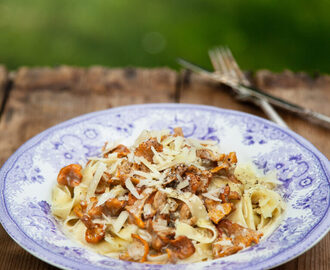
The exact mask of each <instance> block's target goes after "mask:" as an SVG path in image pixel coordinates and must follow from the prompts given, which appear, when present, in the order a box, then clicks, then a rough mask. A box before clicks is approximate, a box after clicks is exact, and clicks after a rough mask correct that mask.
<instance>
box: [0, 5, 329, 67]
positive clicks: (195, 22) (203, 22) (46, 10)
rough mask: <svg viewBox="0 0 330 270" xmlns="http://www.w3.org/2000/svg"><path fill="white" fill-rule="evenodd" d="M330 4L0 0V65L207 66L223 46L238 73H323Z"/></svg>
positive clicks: (326, 58)
mask: <svg viewBox="0 0 330 270" xmlns="http://www.w3.org/2000/svg"><path fill="white" fill-rule="evenodd" d="M329 12H330V1H329V0H315V1H309V0H308V1H307V0H299V1H293V0H286V1H271V0H259V1H258V0H249V1H248V0H230V1H228V0H227V1H222V0H199V1H196V0H176V1H174V0H166V1H157V0H153V1H146V0H140V1H133V0H88V1H87V0H28V1H27V0H0V31H1V32H0V63H3V64H5V65H7V67H9V68H10V69H15V68H17V67H18V66H21V65H29V66H35V65H59V64H68V65H79V66H89V65H95V64H97V65H106V66H112V67H113V66H147V67H149V66H150V67H153V66H170V67H174V68H178V65H177V64H176V62H175V59H176V58H177V57H183V58H186V59H188V60H191V61H194V62H197V63H199V64H201V65H204V66H206V67H211V65H210V63H209V60H208V55H207V50H208V49H210V48H212V47H214V46H216V45H219V44H225V45H228V46H229V47H230V48H231V49H232V51H233V52H234V55H235V56H236V58H237V59H238V61H239V63H240V64H241V66H242V67H243V68H244V69H248V70H256V69H261V68H267V69H271V70H273V71H281V70H283V69H286V68H287V69H292V70H295V71H300V70H304V71H309V72H322V73H330V65H329V60H330V57H329V50H330V15H329Z"/></svg>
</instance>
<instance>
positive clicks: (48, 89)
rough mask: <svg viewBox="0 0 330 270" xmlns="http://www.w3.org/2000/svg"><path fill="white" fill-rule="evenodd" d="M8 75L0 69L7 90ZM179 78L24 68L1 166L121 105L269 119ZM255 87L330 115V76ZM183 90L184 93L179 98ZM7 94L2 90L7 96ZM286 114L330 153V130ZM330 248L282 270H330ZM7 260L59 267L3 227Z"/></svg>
mask: <svg viewBox="0 0 330 270" xmlns="http://www.w3.org/2000/svg"><path fill="white" fill-rule="evenodd" d="M1 72H2V71H1V68H0V85H1ZM3 74H7V73H3ZM5 78H8V75H6V76H5ZM180 78H181V80H178V77H177V73H176V72H174V71H172V70H169V69H134V68H131V69H106V68H103V67H92V68H88V69H83V68H72V67H59V68H32V69H29V68H21V69H20V70H19V71H18V72H17V73H16V76H15V78H14V83H13V88H12V90H11V94H10V98H9V100H8V102H7V104H6V108H5V111H4V115H3V117H2V119H1V122H0V166H1V165H2V164H3V162H4V161H5V159H7V158H8V157H9V156H10V155H11V154H12V153H13V152H14V150H15V149H16V148H17V147H18V146H19V145H21V144H22V143H23V142H24V141H26V140H27V139H29V138H30V137H32V136H34V135H35V134H37V133H39V132H40V131H42V130H44V129H46V128H48V127H50V126H52V125H54V124H56V123H59V122H62V121H64V120H67V119H69V118H72V117H74V116H77V115H80V114H83V113H87V112H91V111H95V110H101V109H106V108H111V107H115V106H120V105H126V104H136V103H149V102H174V101H176V100H179V101H180V102H185V103H198V104H209V105H214V106H219V107H223V108H230V109H236V110H241V111H245V112H249V113H252V114H255V115H259V116H262V117H265V115H264V114H263V113H262V112H261V111H260V109H259V108H258V107H256V106H254V105H251V104H243V103H238V102H237V101H236V100H235V99H234V98H233V97H232V96H231V95H230V94H229V93H228V92H230V90H229V89H228V88H226V87H223V86H221V85H219V84H216V83H212V82H209V81H206V80H205V79H202V78H200V77H199V76H196V75H193V74H190V73H184V74H181V76H180ZM6 80H7V79H6ZM178 82H180V84H178ZM254 82H255V83H256V84H257V85H258V86H259V87H262V88H264V89H265V90H267V91H269V92H271V93H272V94H274V95H278V96H280V97H283V98H287V99H289V100H291V101H293V102H296V103H298V104H301V105H303V106H306V107H309V108H311V109H315V110H317V111H319V112H323V113H325V114H327V115H330V111H329V110H330V106H328V105H327V104H328V103H329V95H330V79H329V76H321V77H318V78H311V77H309V76H307V75H306V74H293V73H290V72H285V73H281V74H273V73H269V72H266V71H260V72H257V74H256V76H255V78H254ZM178 85H181V87H180V88H181V89H180V92H179V93H176V88H177V86H178ZM1 91H2V92H3V90H1V87H0V98H1ZM177 94H179V95H177ZM280 113H281V114H282V116H283V117H284V119H285V120H286V121H287V122H288V124H289V125H290V127H291V128H292V129H293V130H294V131H296V132H298V133H300V134H301V135H303V136H304V137H306V138H307V139H309V140H310V141H311V142H312V143H313V144H314V145H316V146H317V147H318V148H319V149H320V150H321V151H322V152H323V153H324V154H325V155H327V156H329V155H330V149H329V147H330V146H329V145H328V144H327V141H326V135H327V134H329V133H328V132H329V131H327V130H324V129H322V128H319V127H317V126H315V125H313V124H309V123H305V121H303V120H300V119H299V118H297V117H296V116H293V115H286V113H285V112H282V111H281V112H280ZM329 246H330V235H327V236H326V238H325V239H323V240H322V241H321V242H320V243H319V244H318V245H316V246H315V247H314V248H312V249H311V250H310V251H308V252H307V253H305V254H303V255H301V256H300V257H298V258H297V259H295V260H292V261H291V262H288V263H287V264H284V265H282V266H279V267H277V268H275V269H278V270H293V269H299V270H300V269H302V270H307V269H308V270H309V269H312V270H316V269H320V270H325V269H329V265H330V263H329V260H330V258H329V252H328V250H329ZM0 256H1V258H3V259H2V260H0V269H55V268H54V267H51V266H49V265H47V264H46V263H43V262H42V261H40V260H38V259H37V258H35V257H33V256H32V255H30V254H29V253H27V252H25V251H24V250H23V249H22V248H20V247H19V246H18V245H16V244H15V243H14V242H13V241H12V240H11V239H10V237H9V236H8V235H7V234H6V233H5V232H4V230H3V229H2V227H1V226H0Z"/></svg>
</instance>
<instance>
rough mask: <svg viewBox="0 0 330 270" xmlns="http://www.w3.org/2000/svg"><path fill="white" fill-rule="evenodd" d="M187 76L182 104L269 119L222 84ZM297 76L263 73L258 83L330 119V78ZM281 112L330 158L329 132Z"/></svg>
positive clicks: (288, 122)
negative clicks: (210, 107) (242, 112)
mask: <svg viewBox="0 0 330 270" xmlns="http://www.w3.org/2000/svg"><path fill="white" fill-rule="evenodd" d="M183 76H184V77H185V79H183V83H182V87H181V90H180V102H182V103H196V104H207V105H213V106H218V107H221V108H226V109H233V110H240V111H244V112H248V113H252V114H254V115H258V116H261V117H266V116H265V114H264V113H263V112H262V111H261V109H259V108H258V107H256V106H255V105H253V104H249V103H239V102H237V101H236V100H235V99H234V97H233V96H232V95H231V90H230V89H229V88H227V87H225V86H223V85H221V84H218V83H215V82H210V81H209V80H207V79H204V78H203V77H201V76H199V75H196V74H190V75H183ZM295 76H296V75H295V74H293V73H290V72H284V73H281V74H273V73H270V72H268V71H260V72H257V74H256V77H255V80H254V82H255V84H256V85H257V86H258V87H260V88H262V89H264V90H265V91H267V92H269V93H271V94H273V95H275V96H278V97H281V98H284V99H287V100H289V101H291V102H294V103H296V104H299V105H302V106H305V107H307V108H310V109H313V110H315V111H318V112H321V113H324V114H326V115H330V106H329V101H330V76H321V77H319V78H317V79H315V80H313V79H311V78H310V77H309V76H307V75H305V74H298V75H297V79H296V80H295ZM278 112H279V114H280V115H281V116H282V117H283V119H284V120H285V121H286V122H287V124H288V126H289V127H290V128H291V129H292V130H293V131H295V132H296V133H298V134H300V135H302V136H303V137H305V138H306V139H307V140H309V141H311V142H312V143H313V144H314V145H315V146H316V147H317V148H318V149H319V150H320V151H321V152H322V153H323V154H324V155H326V156H327V157H329V156H330V144H329V143H328V138H329V130H328V129H326V128H323V127H320V126H317V125H315V124H312V123H309V122H306V120H304V119H302V118H300V117H299V116H296V115H293V114H290V113H287V112H284V111H281V110H278Z"/></svg>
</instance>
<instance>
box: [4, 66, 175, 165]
mask: <svg viewBox="0 0 330 270" xmlns="http://www.w3.org/2000/svg"><path fill="white" fill-rule="evenodd" d="M175 87H176V72H175V71H171V70H169V69H166V68H159V69H106V68H102V67H92V68H89V69H82V68H71V67H60V68H56V69H51V68H33V69H27V68H22V69H20V70H18V72H17V74H16V77H15V80H14V84H13V89H12V90H11V94H10V100H9V101H8V104H7V105H6V110H5V112H4V115H3V119H2V121H1V123H0V130H1V132H0V142H1V141H3V142H4V141H5V142H6V143H0V153H1V154H0V165H1V164H3V162H4V161H5V160H6V159H7V158H8V157H9V156H10V155H11V154H12V153H13V152H14V150H15V149H16V148H17V147H18V146H19V145H21V144H22V143H23V142H25V141H26V140H27V139H29V138H31V137H32V136H34V135H36V134H37V133H39V132H41V131H43V130H45V129H46V128H48V127H50V126H52V125H54V124H57V123H59V122H62V121H64V120H67V119H70V118H72V117H75V116H77V115H81V114H84V113H88V112H92V111H97V110H103V109H107V108H112V107H116V106H120V105H128V104H138V103H152V102H174V96H175Z"/></svg>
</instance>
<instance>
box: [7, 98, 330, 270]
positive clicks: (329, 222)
mask: <svg viewBox="0 0 330 270" xmlns="http://www.w3.org/2000/svg"><path fill="white" fill-rule="evenodd" d="M134 108H154V109H162V108H164V109H166V108H182V109H201V110H208V111H216V112H218V113H230V114H234V115H240V116H246V117H249V118H253V119H256V120H257V121H261V122H265V123H266V124H267V125H270V126H272V127H275V128H277V129H280V130H281V131H283V132H284V133H286V134H288V135H289V136H290V137H292V138H293V139H294V140H295V141H296V143H298V144H300V145H301V146H303V147H304V148H305V149H306V150H308V151H309V152H311V153H312V154H313V155H314V156H315V157H316V158H317V159H318V160H319V161H320V165H321V167H322V168H323V170H324V173H325V174H326V176H327V178H328V179H327V180H328V184H330V183H329V171H330V164H329V160H328V159H327V158H326V157H325V156H324V155H323V154H322V153H321V152H320V151H319V150H318V149H317V148H316V147H315V146H314V145H313V144H312V143H310V142H309V141H308V140H307V139H305V138H304V137H302V136H300V135H299V134H296V133H295V132H293V131H291V130H289V129H286V128H282V127H280V126H278V125H277V124H275V123H273V122H271V121H269V120H267V119H264V118H261V117H259V116H255V115H252V114H249V113H245V112H241V111H236V110H230V109H223V108H218V107H214V106H208V105H197V104H186V103H184V104H183V103H150V104H138V105H126V106H120V107H115V108H110V109H106V110H100V111H95V112H91V113H87V114H83V115H80V116H77V117H74V118H71V119H69V120H66V121H63V122H61V123H59V124H56V125H54V126H52V127H50V128H48V129H46V130H44V131H42V132H40V133H39V134H37V135H35V136H34V137H32V138H30V139H29V140H27V141H26V142H25V143H24V144H22V145H21V146H20V147H19V148H18V149H17V150H16V151H15V152H14V153H13V154H12V155H11V156H10V157H9V158H8V160H7V161H6V162H5V163H4V164H3V166H2V168H1V169H0V178H1V179H2V178H4V179H5V178H6V177H5V176H6V173H5V172H8V171H9V170H10V169H11V168H12V166H13V164H14V163H15V162H16V160H17V158H18V157H19V155H20V154H22V153H21V152H25V151H27V150H29V149H30V148H32V147H34V146H35V144H37V143H38V142H40V141H41V140H44V139H45V138H46V137H47V136H48V135H49V134H50V133H52V132H54V131H56V130H57V129H62V128H66V127H67V126H69V125H72V124H76V123H79V122H82V121H85V120H88V119H90V118H93V117H96V116H101V115H103V114H107V113H114V112H116V111H120V110H122V109H126V110H129V109H134ZM0 187H1V193H0V198H1V201H0V204H1V206H3V204H4V195H3V189H4V181H2V182H1V183H0ZM329 212H330V211H329V208H328V211H327V213H325V215H324V216H323V218H322V219H321V220H320V222H319V223H318V224H316V225H315V226H314V229H313V230H311V231H310V232H309V234H308V235H307V236H306V238H305V239H304V240H302V241H301V242H300V243H297V244H296V245H295V246H293V247H291V248H290V251H291V252H292V251H294V250H295V249H297V246H298V247H300V245H302V244H301V243H302V242H304V243H305V242H306V241H307V240H309V242H308V243H307V244H310V246H309V247H305V248H303V247H302V248H300V250H299V251H298V252H296V253H294V254H291V255H290V256H287V258H282V259H281V257H282V256H283V254H282V253H280V254H278V255H275V256H273V257H271V258H270V259H271V260H273V259H274V258H275V261H276V263H274V262H270V263H268V265H267V262H266V263H265V262H262V263H263V266H261V265H260V264H261V263H260V262H259V263H256V264H255V265H251V266H249V269H250V268H251V269H266V268H271V267H275V266H278V265H281V264H283V263H285V262H288V261H290V260H292V259H294V258H296V257H298V256H299V255H301V254H302V253H304V252H306V251H307V250H309V249H310V248H312V247H313V246H314V245H316V244H317V243H318V242H319V241H320V240H321V239H322V238H323V237H324V236H325V235H326V234H327V233H328V232H329V231H330V219H329ZM8 218H9V220H8ZM0 222H1V224H2V226H3V227H4V229H5V230H6V231H7V233H8V234H9V235H10V236H11V238H12V239H13V240H15V242H16V243H17V244H19V245H20V246H21V247H22V248H23V249H25V250H26V251H28V252H29V253H31V254H32V255H34V256H35V257H37V258H39V259H41V260H42V261H44V262H47V263H49V264H52V265H54V266H56V267H60V268H62V269H80V268H75V267H74V265H75V266H76V267H77V265H76V262H74V261H71V260H68V259H67V258H66V257H64V256H62V255H57V256H56V257H58V258H59V259H60V260H61V262H57V261H56V260H53V258H49V256H47V257H48V258H46V256H43V254H42V255H40V254H39V253H38V250H37V251H34V250H31V248H30V247H27V246H26V245H25V244H24V238H29V237H28V236H27V235H25V233H24V232H23V231H22V230H21V229H20V228H19V227H18V226H17V224H16V223H15V222H14V220H12V218H11V216H10V215H9V213H8V212H7V209H5V208H4V207H1V209H0ZM9 225H14V226H15V228H9ZM327 225H328V226H327ZM16 227H17V228H16ZM323 227H324V228H325V229H324V230H321V229H322V228H323ZM17 231H18V232H19V233H20V234H23V239H22V235H20V236H19V237H17V236H16V235H15V232H17ZM319 231H321V234H319V235H317V236H314V238H313V239H310V238H311V236H310V235H311V234H316V232H319ZM36 244H37V243H36ZM305 244H306V243H305ZM37 245H38V244H37ZM38 246H40V245H38ZM40 248H41V249H43V250H44V252H46V253H49V251H48V250H47V249H44V248H43V247H42V246H40ZM51 255H52V256H54V254H53V253H51ZM277 257H279V258H277ZM63 260H65V261H67V262H68V263H69V265H66V266H65V265H64V264H63ZM220 260H221V259H220ZM71 263H73V265H70V264H71ZM132 264H133V265H134V263H132ZM201 264H203V263H201ZM265 264H266V265H265ZM133 265H132V266H133ZM85 266H87V265H85ZM164 266H165V267H166V265H164ZM67 267H68V268H67ZM165 267H164V268H165ZM92 268H93V267H92V266H87V267H86V268H85V269H92ZM93 269H95V268H93ZM98 269H108V268H107V267H100V268H98Z"/></svg>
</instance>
